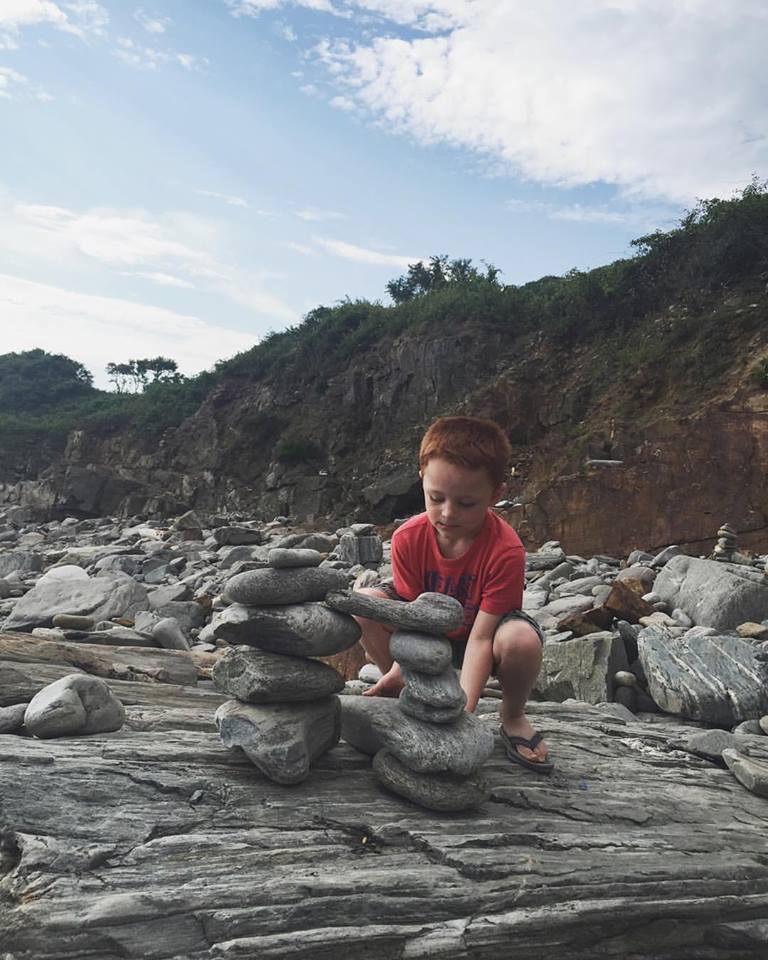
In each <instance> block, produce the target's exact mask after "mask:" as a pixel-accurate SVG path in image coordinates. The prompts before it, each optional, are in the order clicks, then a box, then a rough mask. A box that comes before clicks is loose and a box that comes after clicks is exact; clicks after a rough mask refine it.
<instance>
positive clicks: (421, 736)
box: [341, 697, 493, 776]
mask: <svg viewBox="0 0 768 960" xmlns="http://www.w3.org/2000/svg"><path fill="white" fill-rule="evenodd" d="M341 724H342V737H343V738H344V739H345V740H346V741H347V743H349V744H350V745H351V746H353V747H355V749H357V750H360V751H362V752H363V753H367V754H369V755H370V756H373V755H374V754H376V753H378V752H379V750H382V749H384V748H385V747H386V749H387V750H389V751H390V752H391V753H393V754H394V755H395V756H396V757H397V758H398V760H400V761H401V763H404V764H405V765H406V766H407V767H408V768H409V769H411V770H414V771H416V772H417V773H436V772H438V771H441V770H447V771H450V772H451V773H456V774H459V775H460V776H466V775H468V774H470V773H472V772H473V771H474V770H476V769H477V768H478V767H480V766H481V765H482V764H483V763H485V761H486V760H487V759H488V757H490V755H491V753H492V752H493V734H492V733H491V731H490V729H488V728H487V727H485V726H484V725H483V724H482V723H481V721H480V720H478V718H477V717H475V716H473V715H471V714H469V713H466V712H463V713H462V714H461V716H460V717H459V720H458V721H457V722H456V723H454V724H450V725H441V726H438V725H436V724H432V723H424V722H423V721H421V720H416V719H415V718H413V717H409V716H408V715H407V714H405V713H403V711H402V710H400V708H399V707H398V701H397V700H393V699H391V698H388V697H344V698H343V699H342V713H341Z"/></svg>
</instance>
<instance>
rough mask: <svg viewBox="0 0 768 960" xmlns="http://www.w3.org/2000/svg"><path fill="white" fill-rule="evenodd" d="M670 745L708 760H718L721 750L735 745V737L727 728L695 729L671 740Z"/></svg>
mask: <svg viewBox="0 0 768 960" xmlns="http://www.w3.org/2000/svg"><path fill="white" fill-rule="evenodd" d="M672 746H673V747H675V748H677V749H679V750H686V751H688V753H695V754H696V755H697V756H699V757H705V758H707V759H710V760H720V759H722V758H721V754H722V752H723V750H727V749H729V748H733V747H735V746H736V738H735V737H734V735H733V734H732V733H728V731H727V730H697V731H695V732H694V733H689V734H687V736H685V737H684V738H683V739H682V740H676V741H673V742H672Z"/></svg>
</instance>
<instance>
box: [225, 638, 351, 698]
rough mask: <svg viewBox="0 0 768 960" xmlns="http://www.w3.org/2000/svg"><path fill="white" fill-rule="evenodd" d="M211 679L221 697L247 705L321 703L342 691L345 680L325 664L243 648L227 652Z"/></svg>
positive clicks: (252, 648)
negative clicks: (294, 702)
mask: <svg viewBox="0 0 768 960" xmlns="http://www.w3.org/2000/svg"><path fill="white" fill-rule="evenodd" d="M211 677H212V678H213V682H214V684H215V686H216V688H217V689H218V690H221V692H222V693H226V694H229V696H230V697H235V698H236V699H237V700H243V701H245V702H246V703H276V702H277V703H279V702H281V701H290V702H293V701H304V700H320V699H322V698H323V697H329V696H331V694H334V693H339V692H340V691H341V690H343V689H344V678H343V677H342V676H341V675H340V674H339V673H337V672H336V671H335V670H334V669H333V667H329V666H328V664H326V663H321V662H320V661H319V660H308V659H306V658H304V657H285V656H282V655H281V654H279V653H268V652H267V651H266V650H258V649H256V648H254V647H246V646H240V647H234V648H232V649H231V650H227V651H226V652H225V653H224V654H223V656H221V657H220V658H219V659H218V660H217V661H216V663H215V664H214V666H213V670H212V671H211Z"/></svg>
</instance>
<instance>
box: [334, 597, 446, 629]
mask: <svg viewBox="0 0 768 960" xmlns="http://www.w3.org/2000/svg"><path fill="white" fill-rule="evenodd" d="M326 603H327V604H328V606H329V607H333V609H334V610H341V611H343V612H344V613H351V614H353V615H354V616H357V617H367V618H368V619H369V620H376V621H377V622H378V623H383V624H385V625H386V626H388V627H394V628H395V629H396V630H397V629H401V630H414V631H416V632H417V633H430V634H434V635H435V636H442V635H443V634H446V633H450V632H451V631H452V630H456V629H458V628H459V627H460V626H461V625H462V624H463V623H464V608H463V607H462V605H461V604H460V603H459V601H458V600H456V599H455V598H454V597H449V596H446V595H445V594H443V593H422V594H421V595H420V596H418V597H417V598H416V599H415V600H413V601H412V602H411V603H405V602H403V601H402V600H388V599H386V598H385V597H369V596H368V595H367V594H365V593H359V592H357V591H355V590H353V591H349V592H345V593H330V594H329V595H328V596H327V597H326Z"/></svg>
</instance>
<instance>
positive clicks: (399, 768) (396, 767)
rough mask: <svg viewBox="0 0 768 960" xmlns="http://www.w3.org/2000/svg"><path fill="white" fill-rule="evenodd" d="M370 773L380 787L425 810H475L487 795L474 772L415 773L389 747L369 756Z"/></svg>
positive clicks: (485, 787) (487, 789)
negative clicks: (466, 773)
mask: <svg viewBox="0 0 768 960" xmlns="http://www.w3.org/2000/svg"><path fill="white" fill-rule="evenodd" d="M373 774H374V776H375V777H376V779H377V780H378V782H379V783H380V784H381V785H382V786H384V787H386V788H387V789H388V790H391V791H392V792H393V793H396V794H398V796H401V797H405V798H406V799H407V800H410V801H412V802H413V803H417V804H418V805H419V806H421V807H426V809H427V810H438V811H446V812H450V811H458V810H476V809H477V808H478V807H479V806H481V804H482V803H483V802H484V801H485V800H487V799H488V797H489V796H490V788H489V787H488V785H487V784H486V783H484V782H483V781H482V780H481V779H480V778H479V777H478V776H477V774H473V775H471V776H469V777H457V776H455V775H454V774H450V773H415V772H414V771H413V770H409V769H408V767H406V766H405V765H404V764H403V763H401V762H400V761H399V760H398V759H397V757H395V756H394V755H393V754H392V753H390V751H389V750H379V752H378V753H377V754H376V756H375V757H374V758H373Z"/></svg>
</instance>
